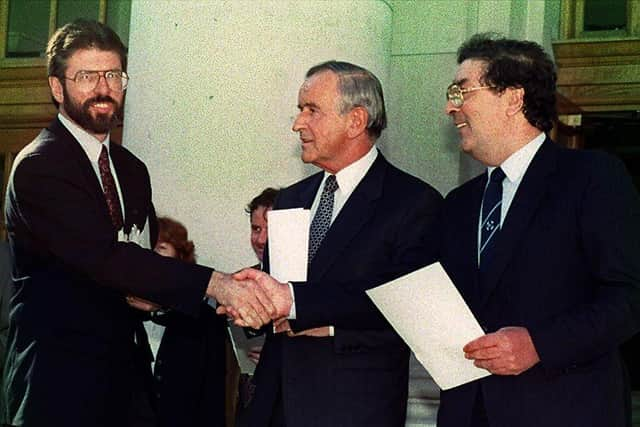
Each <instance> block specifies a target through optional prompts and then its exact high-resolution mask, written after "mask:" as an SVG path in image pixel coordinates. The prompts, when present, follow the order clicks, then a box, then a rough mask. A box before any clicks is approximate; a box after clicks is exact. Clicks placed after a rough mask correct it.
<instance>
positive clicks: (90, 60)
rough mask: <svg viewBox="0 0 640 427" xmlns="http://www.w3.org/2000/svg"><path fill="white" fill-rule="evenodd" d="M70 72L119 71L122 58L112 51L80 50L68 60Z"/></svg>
mask: <svg viewBox="0 0 640 427" xmlns="http://www.w3.org/2000/svg"><path fill="white" fill-rule="evenodd" d="M67 69H68V70H74V71H77V70H98V71H103V70H119V69H122V63H121V62H120V56H119V55H118V54H117V53H116V52H113V51H110V50H100V49H78V50H76V51H75V52H73V54H71V56H70V57H69V59H68V60H67Z"/></svg>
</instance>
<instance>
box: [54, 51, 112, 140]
mask: <svg viewBox="0 0 640 427" xmlns="http://www.w3.org/2000/svg"><path fill="white" fill-rule="evenodd" d="M80 70H87V71H113V70H118V71H123V70H122V64H121V62H120V57H119V56H118V54H117V53H116V52H112V51H105V50H99V49H79V50H77V51H76V52H74V53H73V54H72V55H71V56H70V57H69V59H68V60H67V69H66V71H65V77H66V79H64V81H63V80H62V79H59V78H58V77H49V84H50V86H51V93H52V94H53V97H54V98H55V99H56V101H58V102H59V103H60V112H61V113H62V114H63V115H65V116H66V117H68V118H69V119H71V120H73V121H74V122H75V123H76V124H78V125H79V126H80V127H82V128H83V129H85V130H86V131H87V132H89V133H90V134H92V135H93V136H95V137H96V138H97V139H98V140H101V141H102V140H104V139H105V137H106V135H107V133H109V131H110V130H111V129H112V128H113V127H114V126H115V125H116V124H117V123H118V119H119V118H120V117H122V101H123V98H124V92H122V91H114V90H111V88H110V87H109V86H108V85H107V81H106V79H105V78H104V77H103V76H101V77H100V79H99V81H98V84H97V85H96V87H95V88H94V89H93V90H90V91H83V90H81V89H80V88H79V85H78V84H77V83H76V82H75V81H73V80H68V79H73V78H74V77H75V76H76V73H77V72H78V71H80Z"/></svg>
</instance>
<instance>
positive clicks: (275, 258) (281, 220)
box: [267, 208, 310, 282]
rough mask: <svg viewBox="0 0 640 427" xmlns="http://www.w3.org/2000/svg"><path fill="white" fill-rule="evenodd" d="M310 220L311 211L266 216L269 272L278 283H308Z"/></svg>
mask: <svg viewBox="0 0 640 427" xmlns="http://www.w3.org/2000/svg"><path fill="white" fill-rule="evenodd" d="M309 218H310V215H309V210H308V209H301V208H299V209H279V210H273V211H269V212H267V221H268V223H269V231H268V234H269V270H270V274H271V276H273V277H274V278H275V279H276V280H278V281H279V282H306V281H307V253H308V252H309Z"/></svg>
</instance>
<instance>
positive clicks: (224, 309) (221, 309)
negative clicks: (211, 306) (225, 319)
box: [216, 305, 228, 315]
mask: <svg viewBox="0 0 640 427" xmlns="http://www.w3.org/2000/svg"><path fill="white" fill-rule="evenodd" d="M216 314H219V315H224V314H228V312H227V307H225V306H224V305H219V306H218V307H217V308H216Z"/></svg>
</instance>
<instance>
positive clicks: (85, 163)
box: [49, 118, 111, 222]
mask: <svg viewBox="0 0 640 427" xmlns="http://www.w3.org/2000/svg"><path fill="white" fill-rule="evenodd" d="M49 130H50V131H51V132H52V133H53V134H55V135H56V136H57V137H58V138H57V141H59V142H60V143H61V144H62V145H64V146H65V148H66V150H67V152H69V156H70V158H72V159H73V160H74V161H76V162H77V163H78V164H79V169H80V171H81V173H82V176H83V178H84V179H85V181H86V188H87V189H88V190H89V192H91V194H93V196H94V197H95V198H96V200H97V202H98V203H99V204H101V205H102V206H103V207H104V209H103V211H104V214H105V218H106V219H108V220H109V222H111V217H110V216H109V208H108V206H107V201H106V199H105V197H104V192H103V191H102V185H101V184H100V181H99V180H98V177H97V176H96V173H95V171H94V169H93V166H91V162H90V161H89V158H88V157H87V154H86V153H85V152H84V150H83V149H82V147H81V146H80V143H79V142H78V141H77V140H76V138H75V137H74V136H73V135H72V134H71V132H69V130H67V128H66V127H64V125H63V124H62V123H61V122H60V121H59V120H58V119H57V118H56V119H55V120H54V121H53V122H51V124H50V125H49Z"/></svg>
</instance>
